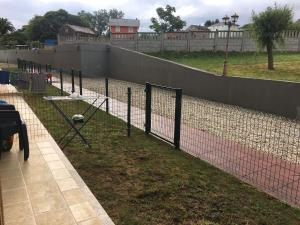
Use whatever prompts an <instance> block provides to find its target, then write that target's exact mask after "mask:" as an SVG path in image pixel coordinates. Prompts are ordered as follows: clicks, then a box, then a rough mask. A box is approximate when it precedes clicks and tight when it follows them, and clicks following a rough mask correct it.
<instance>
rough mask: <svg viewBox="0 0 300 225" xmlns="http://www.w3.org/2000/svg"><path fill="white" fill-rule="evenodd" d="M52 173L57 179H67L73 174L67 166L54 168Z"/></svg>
mask: <svg viewBox="0 0 300 225" xmlns="http://www.w3.org/2000/svg"><path fill="white" fill-rule="evenodd" d="M52 174H53V177H54V179H56V180H59V179H65V178H69V177H71V174H70V173H69V171H68V170H67V169H65V168H62V169H57V170H52Z"/></svg>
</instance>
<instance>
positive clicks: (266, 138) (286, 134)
mask: <svg viewBox="0 0 300 225" xmlns="http://www.w3.org/2000/svg"><path fill="white" fill-rule="evenodd" d="M64 80H65V81H67V82H71V78H70V76H66V75H64ZM75 83H76V84H78V80H77V79H76V80H75ZM83 87H84V88H87V89H90V90H93V91H95V92H98V93H101V94H104V93H105V91H104V90H105V82H104V78H84V79H83ZM127 87H131V88H132V105H133V106H135V107H138V108H141V109H144V107H145V92H144V89H145V86H144V85H139V84H136V83H132V82H125V81H120V80H113V79H109V95H110V97H112V98H116V99H118V100H119V101H122V102H127ZM122 90H123V91H122ZM152 93H153V94H152V98H153V101H152V111H153V113H156V114H159V115H162V116H166V117H169V118H174V116H175V113H174V111H175V110H174V108H175V93H173V92H170V91H165V90H161V89H157V88H153V91H152ZM182 123H183V124H185V125H188V126H190V127H192V128H195V129H199V130H202V131H205V132H209V133H210V134H214V135H217V136H219V137H222V138H226V139H229V140H232V141H235V142H238V143H240V144H243V145H245V146H248V147H250V148H253V149H256V150H259V151H264V152H267V153H270V154H275V155H277V156H279V157H281V158H283V159H286V160H289V161H292V162H296V163H300V157H299V153H300V121H296V120H290V119H287V118H284V117H280V116H275V115H272V114H267V113H262V112H258V111H254V110H248V109H244V108H241V107H237V106H231V105H226V104H222V103H217V102H212V101H207V100H203V99H199V98H195V97H190V96H185V95H184V96H183V99H182Z"/></svg>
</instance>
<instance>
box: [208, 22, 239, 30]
mask: <svg viewBox="0 0 300 225" xmlns="http://www.w3.org/2000/svg"><path fill="white" fill-rule="evenodd" d="M239 26H240V25H238V24H234V25H232V26H231V28H230V30H232V31H238V30H239ZM208 29H209V30H210V31H217V30H218V31H227V30H228V25H226V24H225V23H224V22H220V23H215V24H213V25H211V26H209V27H208Z"/></svg>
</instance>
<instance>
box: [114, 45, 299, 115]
mask: <svg viewBox="0 0 300 225" xmlns="http://www.w3.org/2000/svg"><path fill="white" fill-rule="evenodd" d="M109 61H110V64H109V71H110V74H109V76H110V77H111V78H114V79H119V80H126V81H130V82H135V83H140V84H144V83H145V82H152V83H155V84H161V85H166V86H170V87H178V88H182V89H183V93H184V94H186V95H191V96H195V97H200V98H204V99H207V100H211V101H216V102H222V103H225V104H232V105H238V106H241V107H245V108H249V109H254V110H259V111H263V112H268V113H274V114H278V115H282V116H286V117H289V118H296V117H297V116H298V118H299V116H300V115H299V113H300V101H299V96H300V83H292V82H283V81H271V80H260V79H251V78H238V77H223V76H217V75H214V74H211V73H208V72H205V71H201V70H198V69H194V68H190V67H187V66H183V65H179V64H176V63H173V62H170V61H167V60H163V59H159V58H156V57H152V56H148V55H145V54H142V53H138V52H134V51H130V50H127V49H122V48H119V47H115V46H112V47H111V49H110V53H109ZM297 96H298V97H297ZM297 110H298V112H297Z"/></svg>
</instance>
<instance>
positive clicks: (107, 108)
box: [105, 78, 109, 113]
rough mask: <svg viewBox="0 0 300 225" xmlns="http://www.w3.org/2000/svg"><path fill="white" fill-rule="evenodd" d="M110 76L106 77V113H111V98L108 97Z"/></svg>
mask: <svg viewBox="0 0 300 225" xmlns="http://www.w3.org/2000/svg"><path fill="white" fill-rule="evenodd" d="M108 95H109V93H108V78H105V97H106V102H105V107H106V113H109V99H108Z"/></svg>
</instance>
